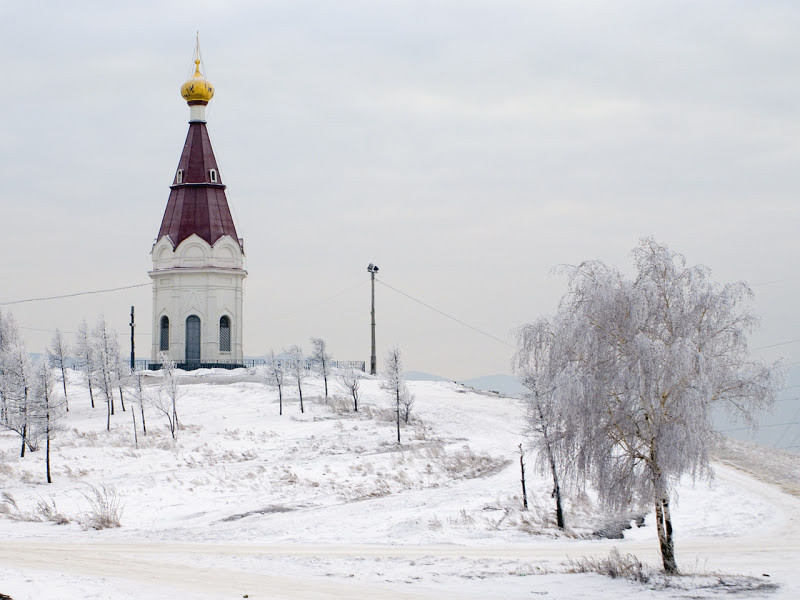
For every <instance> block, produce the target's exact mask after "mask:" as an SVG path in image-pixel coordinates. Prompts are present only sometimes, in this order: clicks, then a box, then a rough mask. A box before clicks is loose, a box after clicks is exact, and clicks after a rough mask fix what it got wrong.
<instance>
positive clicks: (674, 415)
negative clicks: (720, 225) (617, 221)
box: [555, 238, 781, 573]
mask: <svg viewBox="0 0 800 600" xmlns="http://www.w3.org/2000/svg"><path fill="white" fill-rule="evenodd" d="M632 255H633V259H634V263H635V265H636V274H635V276H634V278H633V279H627V278H626V277H625V276H623V275H622V274H621V273H620V272H619V271H618V270H616V269H614V268H612V267H609V266H607V265H605V264H604V263H602V262H600V261H590V262H585V263H582V264H581V265H579V266H578V267H577V268H575V269H573V270H571V272H570V279H569V289H568V292H567V294H566V295H565V297H564V298H563V299H562V301H561V303H560V305H559V315H558V317H557V318H558V319H559V321H560V322H561V324H562V325H561V326H559V328H558V332H559V335H560V336H563V338H564V339H565V347H566V348H568V352H567V353H565V354H566V356H565V358H564V359H563V361H562V363H561V369H560V371H559V373H558V375H557V385H556V386H555V394H556V395H557V403H556V404H557V406H558V410H559V411H560V414H561V418H563V419H564V420H565V421H566V422H568V423H569V424H570V426H569V427H568V428H566V430H565V437H564V440H563V443H565V445H566V446H567V447H570V448H572V451H573V452H574V455H575V465H576V467H577V468H579V469H580V472H581V474H582V475H583V476H585V477H588V478H589V479H590V480H591V481H592V482H593V483H594V485H595V487H596V489H597V491H598V498H599V499H600V501H601V502H602V503H604V504H605V505H607V506H611V507H622V506H627V505H629V504H630V503H632V502H636V503H640V504H649V503H652V505H653V506H654V508H655V516H656V530H657V533H658V541H659V546H660V549H661V556H662V562H663V565H664V570H665V571H666V572H667V573H676V572H677V570H678V567H677V562H676V560H675V548H674V540H673V533H672V531H673V530H672V519H671V516H670V499H671V497H672V495H673V493H674V492H673V490H674V486H675V484H676V483H677V481H678V480H679V478H680V477H681V476H682V475H684V474H689V475H691V476H692V477H698V476H706V475H707V476H710V474H711V473H710V469H709V458H708V457H709V446H710V444H711V442H712V440H713V439H714V438H715V433H714V428H713V424H712V413H713V411H714V410H715V409H717V408H718V407H719V408H727V409H730V410H732V411H734V412H736V413H737V414H738V415H739V416H740V417H741V418H742V419H744V420H745V421H754V412H755V411H757V410H758V409H760V408H763V407H766V406H768V405H770V404H771V403H773V402H774V399H775V396H776V394H777V388H778V384H779V382H780V380H781V377H780V375H779V374H778V371H777V369H776V366H775V365H767V364H764V363H760V362H756V361H753V360H751V359H750V358H749V352H748V347H747V337H746V335H747V334H748V333H750V332H751V331H752V330H753V329H754V327H755V325H756V318H755V316H754V315H753V313H752V312H751V309H750V307H749V302H748V301H749V300H750V298H751V297H752V292H751V291H750V288H749V287H748V286H747V285H746V284H744V283H742V282H738V283H733V284H727V285H724V286H721V285H719V284H717V283H716V282H714V281H713V280H712V279H711V276H710V273H709V270H708V269H707V268H706V267H703V266H687V265H686V260H685V258H684V257H683V256H682V255H680V254H677V253H675V252H673V251H672V250H670V249H669V248H668V247H667V246H664V245H661V244H658V243H656V241H655V240H653V239H652V238H645V239H643V240H641V242H640V244H639V246H638V247H637V248H635V249H634V250H633V253H632Z"/></svg>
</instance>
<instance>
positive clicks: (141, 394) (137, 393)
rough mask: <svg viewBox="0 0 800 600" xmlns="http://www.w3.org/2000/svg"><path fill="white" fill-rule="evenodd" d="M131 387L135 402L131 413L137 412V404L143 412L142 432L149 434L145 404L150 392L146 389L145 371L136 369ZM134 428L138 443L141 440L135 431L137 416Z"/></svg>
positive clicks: (132, 376)
mask: <svg viewBox="0 0 800 600" xmlns="http://www.w3.org/2000/svg"><path fill="white" fill-rule="evenodd" d="M131 388H132V390H133V403H134V409H133V410H131V413H133V414H135V413H136V410H135V408H136V406H138V407H139V411H140V412H141V414H142V433H143V434H144V435H147V422H146V421H145V418H144V405H145V404H146V402H147V397H148V394H147V392H146V391H145V389H144V373H142V371H134V373H133V374H132V375H131ZM133 430H134V438H136V443H137V445H138V443H139V440H138V437H137V436H136V434H135V432H136V417H135V416H134V421H133Z"/></svg>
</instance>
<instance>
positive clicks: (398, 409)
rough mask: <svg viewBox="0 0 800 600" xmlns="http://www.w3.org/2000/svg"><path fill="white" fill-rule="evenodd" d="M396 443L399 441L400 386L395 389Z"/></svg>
mask: <svg viewBox="0 0 800 600" xmlns="http://www.w3.org/2000/svg"><path fill="white" fill-rule="evenodd" d="M396 391H397V443H398V444H399V443H400V388H398V389H397V390H396Z"/></svg>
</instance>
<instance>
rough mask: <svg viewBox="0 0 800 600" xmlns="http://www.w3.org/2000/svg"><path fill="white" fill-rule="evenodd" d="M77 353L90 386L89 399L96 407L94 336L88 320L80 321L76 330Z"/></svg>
mask: <svg viewBox="0 0 800 600" xmlns="http://www.w3.org/2000/svg"><path fill="white" fill-rule="evenodd" d="M75 354H76V356H77V358H78V360H79V361H80V362H81V364H82V365H83V368H84V372H85V373H86V384H87V385H88V386H89V400H90V401H91V403H92V408H94V391H93V390H92V381H93V379H94V347H93V344H92V338H91V335H90V334H89V326H88V325H87V324H86V320H85V319H84V320H83V321H81V322H80V324H79V325H78V331H76V332H75Z"/></svg>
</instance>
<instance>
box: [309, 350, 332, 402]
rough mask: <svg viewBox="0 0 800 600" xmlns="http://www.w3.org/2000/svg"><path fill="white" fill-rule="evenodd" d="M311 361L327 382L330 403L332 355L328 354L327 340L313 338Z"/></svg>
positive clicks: (326, 389)
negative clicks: (329, 385)
mask: <svg viewBox="0 0 800 600" xmlns="http://www.w3.org/2000/svg"><path fill="white" fill-rule="evenodd" d="M311 348H312V350H311V361H312V362H313V363H314V365H315V366H316V368H317V370H318V371H319V373H320V374H321V375H322V379H323V381H324V382H325V401H326V402H327V401H328V375H330V374H331V355H330V354H329V353H328V350H327V347H326V345H325V340H323V339H322V338H315V337H312V338H311Z"/></svg>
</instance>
